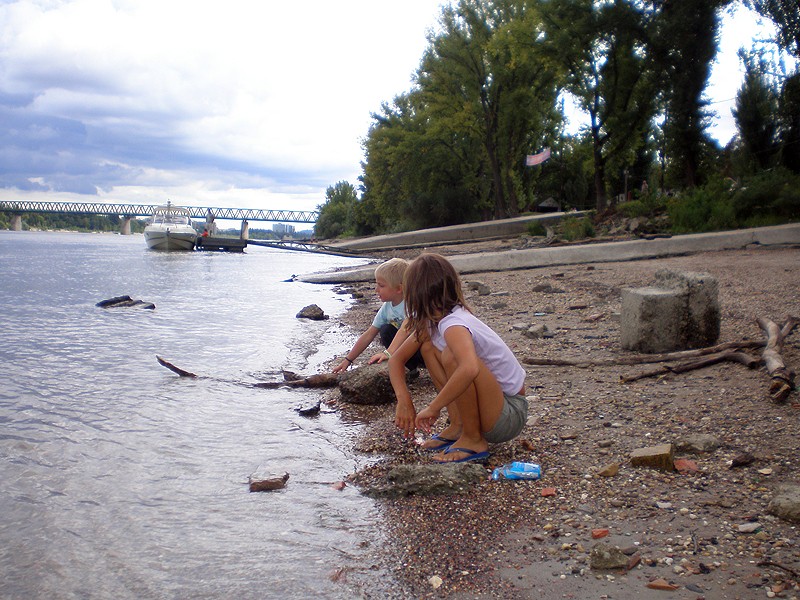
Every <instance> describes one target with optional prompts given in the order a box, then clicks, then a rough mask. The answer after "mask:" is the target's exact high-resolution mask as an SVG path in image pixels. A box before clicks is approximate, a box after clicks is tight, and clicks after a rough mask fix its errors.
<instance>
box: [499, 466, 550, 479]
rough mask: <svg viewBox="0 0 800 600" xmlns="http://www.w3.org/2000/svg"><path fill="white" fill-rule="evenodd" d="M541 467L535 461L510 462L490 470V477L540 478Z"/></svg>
mask: <svg viewBox="0 0 800 600" xmlns="http://www.w3.org/2000/svg"><path fill="white" fill-rule="evenodd" d="M541 476H542V468H541V467H540V466H539V465H537V464H536V463H526V462H512V463H511V464H507V465H503V466H502V467H497V468H496V469H495V470H494V471H493V472H492V479H494V480H495V481H497V480H498V479H540V478H541Z"/></svg>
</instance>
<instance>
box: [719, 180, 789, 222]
mask: <svg viewBox="0 0 800 600" xmlns="http://www.w3.org/2000/svg"><path fill="white" fill-rule="evenodd" d="M732 206H733V210H734V214H735V215H736V221H737V223H738V224H739V226H741V227H756V226H763V225H774V224H776V223H786V222H790V221H793V220H794V221H797V220H798V219H800V175H797V174H795V173H792V172H790V171H788V170H786V169H775V170H772V171H766V172H763V173H759V174H757V175H755V176H754V177H752V178H750V179H749V180H747V181H745V183H744V185H743V186H742V187H741V188H740V189H738V190H736V192H735V193H734V194H733V198H732Z"/></svg>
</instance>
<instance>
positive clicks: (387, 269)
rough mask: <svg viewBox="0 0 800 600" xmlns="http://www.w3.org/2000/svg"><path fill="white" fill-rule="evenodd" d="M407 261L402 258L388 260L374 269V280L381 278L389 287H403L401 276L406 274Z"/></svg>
mask: <svg viewBox="0 0 800 600" xmlns="http://www.w3.org/2000/svg"><path fill="white" fill-rule="evenodd" d="M407 268H408V261H406V260H403V259H402V258H390V259H389V260H387V261H386V262H385V263H381V264H379V265H378V267H377V268H376V269H375V278H376V279H377V278H378V277H381V278H382V279H384V280H386V283H387V284H389V285H391V286H393V287H394V286H400V285H403V276H404V275H405V274H406V269H407Z"/></svg>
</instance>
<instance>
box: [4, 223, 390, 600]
mask: <svg viewBox="0 0 800 600" xmlns="http://www.w3.org/2000/svg"><path fill="white" fill-rule="evenodd" d="M360 262H363V261H356V260H352V259H346V258H339V257H330V256H317V255H312V254H307V253H303V252H285V251H278V250H272V249H267V248H259V247H255V246H251V247H250V248H248V250H247V252H246V253H245V254H226V253H212V252H191V253H158V252H153V251H149V250H147V249H146V247H145V242H144V239H143V237H142V236H141V235H134V236H119V235H110V234H102V235H100V234H77V233H35V232H7V231H0V331H2V344H0V360H1V361H2V363H1V364H2V366H1V367H0V369H1V370H0V373H2V375H1V376H0V381H1V382H2V383H1V384H0V481H2V488H1V489H2V494H0V597H2V598H4V599H8V598H26V599H27V598H123V599H124V598H309V597H325V598H352V597H354V596H356V597H357V596H358V595H359V593H358V592H357V590H355V589H349V587H348V586H351V585H353V583H352V582H348V581H345V582H344V583H342V582H338V583H335V582H333V581H332V578H331V577H330V575H331V573H332V572H334V571H336V570H337V569H344V570H345V571H347V570H348V569H349V568H351V567H355V566H356V565H358V564H359V560H360V558H362V553H363V552H365V550H364V549H363V546H366V544H364V542H369V544H370V547H372V548H374V544H375V543H380V540H378V539H376V537H377V535H378V534H377V533H375V530H374V528H373V527H372V523H374V520H375V518H376V517H377V514H376V511H375V506H374V505H373V503H372V501H370V500H369V499H366V498H364V497H361V496H360V495H359V494H358V493H357V491H355V490H354V489H353V488H350V487H348V488H345V489H344V490H343V491H336V490H335V489H333V488H332V487H331V484H332V483H334V482H336V481H339V480H341V479H342V478H343V477H344V476H345V475H346V474H348V473H350V472H353V471H354V470H355V469H357V468H358V467H360V466H363V464H362V463H359V461H364V460H365V459H362V458H358V457H356V456H353V453H352V452H350V451H349V448H350V444H351V440H352V439H353V436H354V435H355V433H356V432H357V429H358V428H359V427H360V426H361V425H360V424H354V423H345V422H343V421H342V420H341V419H340V417H339V415H338V414H336V413H334V412H332V411H326V410H325V407H323V412H322V414H321V415H320V416H319V417H315V418H305V417H300V416H299V415H298V414H297V412H296V410H295V409H296V408H297V407H299V406H302V405H304V404H305V405H307V404H310V403H312V402H314V401H316V399H317V398H318V395H317V394H318V392H313V391H302V390H263V389H252V388H249V387H247V386H244V385H241V382H253V381H258V380H274V379H276V378H277V377H278V375H277V373H278V372H279V371H280V370H281V369H289V370H293V371H297V372H301V373H307V372H314V371H316V370H318V369H319V368H320V365H322V364H323V363H324V362H326V361H327V360H328V359H330V358H331V357H332V356H335V355H337V354H339V353H341V352H342V351H343V350H344V349H346V347H348V346H349V345H350V344H352V342H353V340H354V336H353V335H352V333H351V332H348V331H347V330H345V329H344V328H343V327H341V326H339V325H337V324H336V320H335V319H336V316H337V315H340V314H341V313H342V312H343V311H344V310H345V309H346V308H347V302H348V300H347V297H344V296H340V295H336V294H334V293H333V291H332V289H331V287H330V286H319V285H310V284H303V283H299V282H292V283H286V282H284V281H283V280H284V279H286V278H288V277H290V276H291V275H292V274H295V273H297V274H300V273H308V272H313V271H319V270H323V269H328V268H331V267H335V266H345V265H354V264H359V263H360ZM123 294H128V295H130V296H131V297H132V298H136V299H142V300H145V301H147V302H153V303H154V304H155V305H156V309H155V310H144V309H141V308H117V309H102V308H97V307H95V303H96V302H98V301H100V300H104V299H107V298H111V297H114V296H119V295H123ZM312 303H315V304H318V305H319V306H320V307H322V308H323V310H324V311H325V312H326V314H328V315H331V320H329V321H324V322H312V321H307V320H299V319H296V318H295V315H296V313H297V312H298V311H299V310H300V309H301V308H302V307H303V306H306V305H308V304H312ZM156 355H159V356H163V357H164V358H166V359H167V360H169V361H171V362H173V363H175V364H176V365H178V366H181V367H183V368H185V369H188V370H190V371H193V372H195V373H198V374H202V375H208V376H209V377H208V378H199V379H184V378H179V377H177V376H176V375H174V374H173V373H171V372H170V371H168V370H166V369H164V368H163V367H161V366H159V365H158V363H157V362H156V358H155V357H156ZM284 471H285V472H288V473H290V479H289V482H288V484H287V487H286V489H284V490H282V491H280V492H272V493H249V492H248V488H247V479H248V476H249V475H250V474H252V473H282V472H284ZM362 570H363V569H362ZM346 579H347V578H345V580H346Z"/></svg>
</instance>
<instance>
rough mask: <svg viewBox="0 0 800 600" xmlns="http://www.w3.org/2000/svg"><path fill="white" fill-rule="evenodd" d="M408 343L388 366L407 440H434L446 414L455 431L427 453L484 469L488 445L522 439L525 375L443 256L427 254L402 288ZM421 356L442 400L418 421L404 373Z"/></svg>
mask: <svg viewBox="0 0 800 600" xmlns="http://www.w3.org/2000/svg"><path fill="white" fill-rule="evenodd" d="M403 288H404V298H405V306H406V315H407V324H406V327H407V328H408V331H409V335H408V337H407V338H406V340H405V341H404V342H403V343H402V345H401V346H400V347H399V348H398V349H397V350H396V351H395V352H394V353H393V354H392V356H391V358H390V359H389V375H390V378H391V382H392V387H393V388H394V391H395V395H396V396H397V409H396V413H395V424H396V425H397V427H399V428H400V429H402V430H403V432H404V434H405V435H406V436H407V437H411V436H413V435H414V432H415V431H416V430H418V429H419V430H422V431H425V432H427V433H430V432H431V428H432V426H433V424H434V423H435V422H436V420H437V419H438V417H439V414H440V412H441V410H442V409H443V408H447V410H448V415H449V424H448V425H447V426H446V428H445V429H444V430H442V431H441V432H439V433H438V434H437V435H435V436H433V438H432V439H431V440H429V442H434V444H433V445H428V447H429V448H430V449H434V450H438V453H437V454H435V455H434V460H435V461H437V462H467V461H483V460H486V459H487V458H488V457H489V451H488V450H489V444H490V443H500V442H506V441H509V440H511V439H514V438H515V437H517V436H518V435H519V434H520V432H521V431H522V428H523V427H524V426H525V423H526V421H527V417H528V403H527V400H526V399H525V370H524V369H523V368H522V366H521V365H520V364H519V361H517V359H516V358H515V357H514V354H513V353H512V352H511V350H510V349H509V348H508V346H506V344H505V343H504V342H503V340H502V339H500V336H498V335H497V333H495V332H494V331H493V330H492V329H491V328H490V327H488V326H487V325H486V324H485V323H483V322H482V321H481V320H480V319H478V318H477V317H476V316H475V315H473V314H472V312H471V311H470V308H469V306H468V305H467V303H466V301H465V300H464V296H463V291H462V288H461V279H460V278H459V276H458V273H457V272H456V270H455V268H454V267H453V265H452V264H450V262H449V261H448V260H447V259H445V258H444V257H443V256H440V255H438V254H423V255H421V256H419V257H418V258H416V259H415V260H414V261H412V262H411V264H410V265H409V266H408V269H406V274H405V278H404V280H403ZM418 350H419V351H421V353H422V357H423V359H424V361H425V366H426V368H427V369H428V372H429V373H430V375H431V379H432V380H433V382H434V385H435V386H436V389H437V391H438V394H437V395H436V397H435V398H434V400H433V401H432V402H431V403H430V404H429V405H428V406H427V407H426V408H424V409H423V410H421V411H420V412H419V414H417V413H416V410H415V408H414V404H413V402H412V399H411V394H410V392H409V390H408V386H407V385H406V378H405V370H404V368H403V365H404V364H405V362H406V361H407V360H408V359H409V358H410V357H411V356H413V355H414V354H415V353H416V352H417V351H418Z"/></svg>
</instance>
